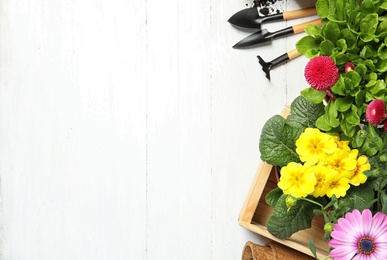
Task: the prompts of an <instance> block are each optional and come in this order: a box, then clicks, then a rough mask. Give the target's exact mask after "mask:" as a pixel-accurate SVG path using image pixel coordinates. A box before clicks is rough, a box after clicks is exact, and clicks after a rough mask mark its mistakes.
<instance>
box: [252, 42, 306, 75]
mask: <svg viewBox="0 0 387 260" xmlns="http://www.w3.org/2000/svg"><path fill="white" fill-rule="evenodd" d="M300 55H301V54H300V53H299V52H298V51H297V50H296V49H294V50H291V51H289V52H287V53H284V54H282V55H281V56H278V57H277V58H275V59H274V60H272V61H269V62H266V61H264V60H263V59H262V58H261V56H259V55H258V56H257V58H258V60H259V64H261V65H262V70H263V71H264V72H265V74H266V78H268V79H269V80H270V70H271V69H272V68H274V67H276V66H278V65H280V64H282V63H285V62H287V61H289V60H292V59H295V58H297V57H299V56H300Z"/></svg>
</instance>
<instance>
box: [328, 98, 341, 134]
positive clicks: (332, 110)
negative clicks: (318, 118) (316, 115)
mask: <svg viewBox="0 0 387 260" xmlns="http://www.w3.org/2000/svg"><path fill="white" fill-rule="evenodd" d="M337 115H338V112H337V109H336V106H335V105H334V103H333V101H330V102H328V104H327V105H326V106H325V120H326V121H327V123H328V124H329V125H330V126H331V127H332V128H335V127H338V126H339V125H340V121H339V119H338V117H337Z"/></svg>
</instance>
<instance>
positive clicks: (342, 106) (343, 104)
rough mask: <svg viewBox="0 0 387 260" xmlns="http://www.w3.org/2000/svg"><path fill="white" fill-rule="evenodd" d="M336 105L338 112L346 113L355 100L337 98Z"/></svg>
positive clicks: (348, 97)
mask: <svg viewBox="0 0 387 260" xmlns="http://www.w3.org/2000/svg"><path fill="white" fill-rule="evenodd" d="M334 103H335V106H336V108H337V111H339V112H344V111H347V110H348V109H349V108H350V107H351V105H352V104H353V98H352V97H350V96H347V97H343V98H337V99H336V100H335V102H334Z"/></svg>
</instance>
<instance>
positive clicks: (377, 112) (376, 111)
mask: <svg viewBox="0 0 387 260" xmlns="http://www.w3.org/2000/svg"><path fill="white" fill-rule="evenodd" d="M385 113H386V105H385V104H384V102H383V100H380V99H375V100H373V101H371V102H370V103H369V104H368V106H367V109H366V119H367V121H368V122H369V123H370V124H371V125H378V124H380V122H382V120H383V119H384V117H385Z"/></svg>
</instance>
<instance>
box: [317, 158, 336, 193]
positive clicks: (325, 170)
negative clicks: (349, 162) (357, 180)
mask: <svg viewBox="0 0 387 260" xmlns="http://www.w3.org/2000/svg"><path fill="white" fill-rule="evenodd" d="M312 170H313V173H314V176H315V177H316V180H317V183H316V185H315V186H314V191H313V193H312V195H313V196H314V197H323V196H325V194H326V191H327V185H326V178H327V176H328V175H329V173H330V172H331V171H333V169H332V168H331V167H324V166H321V165H316V166H313V167H312ZM332 174H335V172H333V173H332Z"/></svg>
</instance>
